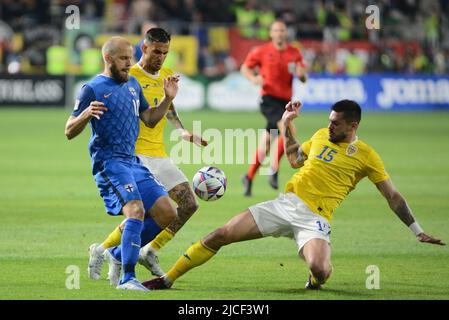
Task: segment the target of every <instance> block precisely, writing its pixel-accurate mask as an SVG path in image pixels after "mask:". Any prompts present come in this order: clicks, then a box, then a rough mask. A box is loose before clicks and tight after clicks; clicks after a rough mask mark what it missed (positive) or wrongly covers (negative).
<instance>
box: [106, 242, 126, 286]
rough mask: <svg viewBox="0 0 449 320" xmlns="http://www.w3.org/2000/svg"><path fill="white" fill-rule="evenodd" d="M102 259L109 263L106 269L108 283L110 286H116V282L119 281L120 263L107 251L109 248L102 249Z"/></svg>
mask: <svg viewBox="0 0 449 320" xmlns="http://www.w3.org/2000/svg"><path fill="white" fill-rule="evenodd" d="M104 259H105V260H106V261H107V262H108V264H109V270H108V279H109V283H110V284H111V285H112V286H117V285H118V282H119V281H120V271H121V270H122V263H121V262H120V261H118V260H117V259H115V258H114V257H113V256H112V254H111V253H110V252H109V250H105V251H104Z"/></svg>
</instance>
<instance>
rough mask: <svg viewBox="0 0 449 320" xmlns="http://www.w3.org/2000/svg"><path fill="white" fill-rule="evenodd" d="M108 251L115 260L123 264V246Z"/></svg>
mask: <svg viewBox="0 0 449 320" xmlns="http://www.w3.org/2000/svg"><path fill="white" fill-rule="evenodd" d="M108 250H109V253H110V254H111V255H112V256H113V257H114V258H115V260H117V261H120V262H122V245H119V246H116V247H113V248H109V249H108Z"/></svg>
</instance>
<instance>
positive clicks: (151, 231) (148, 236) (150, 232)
mask: <svg viewBox="0 0 449 320" xmlns="http://www.w3.org/2000/svg"><path fill="white" fill-rule="evenodd" d="M161 231H162V229H161V227H159V226H158V224H157V223H156V221H154V220H153V218H151V217H145V220H143V229H142V233H141V234H140V238H141V239H142V240H141V241H142V242H141V243H142V244H141V246H142V247H143V246H145V245H147V244H148V243H150V241H151V240H153V239H154V238H156V236H157V235H158V234H159V233H160V232H161Z"/></svg>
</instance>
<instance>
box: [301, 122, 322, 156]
mask: <svg viewBox="0 0 449 320" xmlns="http://www.w3.org/2000/svg"><path fill="white" fill-rule="evenodd" d="M326 135H329V133H328V129H327V128H322V129H320V130H318V131H317V132H315V133H314V134H313V136H312V138H310V140H307V141H305V142H303V143H302V144H301V149H302V151H303V152H304V154H305V155H306V156H308V155H309V152H310V147H311V146H312V140H313V139H316V138H320V137H323V136H326Z"/></svg>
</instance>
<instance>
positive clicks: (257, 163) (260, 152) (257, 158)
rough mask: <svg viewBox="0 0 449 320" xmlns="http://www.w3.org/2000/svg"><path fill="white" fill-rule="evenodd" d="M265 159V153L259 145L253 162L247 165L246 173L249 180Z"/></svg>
mask: <svg viewBox="0 0 449 320" xmlns="http://www.w3.org/2000/svg"><path fill="white" fill-rule="evenodd" d="M264 159H265V153H264V150H263V149H262V148H261V147H259V148H257V150H256V155H255V157H254V161H253V162H254V163H252V164H251V165H250V166H249V169H248V173H247V174H246V175H247V176H248V179H249V180H253V178H254V176H255V175H256V172H257V170H258V169H259V167H260V165H261V163H262V162H263V160H264Z"/></svg>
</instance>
